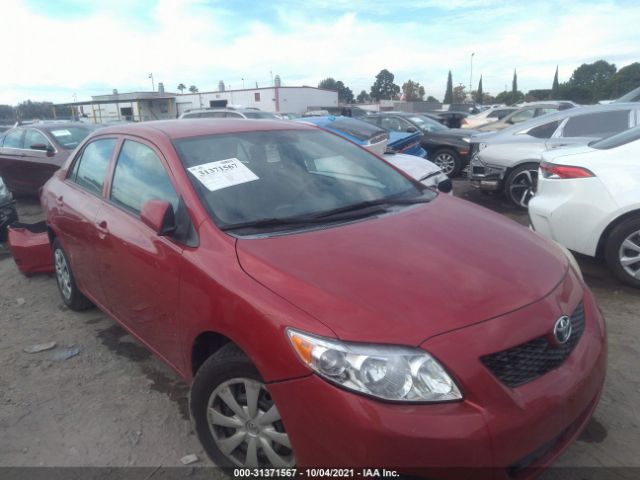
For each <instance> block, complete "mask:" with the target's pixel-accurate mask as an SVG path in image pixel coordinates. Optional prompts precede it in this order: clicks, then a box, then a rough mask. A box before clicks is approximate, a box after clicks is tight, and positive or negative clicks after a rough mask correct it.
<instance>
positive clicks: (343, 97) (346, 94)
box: [336, 80, 353, 103]
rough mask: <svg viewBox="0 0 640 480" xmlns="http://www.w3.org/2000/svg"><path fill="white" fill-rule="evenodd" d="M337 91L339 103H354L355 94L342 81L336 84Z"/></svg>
mask: <svg viewBox="0 0 640 480" xmlns="http://www.w3.org/2000/svg"><path fill="white" fill-rule="evenodd" d="M336 90H337V91H338V101H339V102H341V103H353V92H352V91H351V89H350V88H349V87H347V86H345V84H344V83H342V81H341V80H338V81H337V82H336Z"/></svg>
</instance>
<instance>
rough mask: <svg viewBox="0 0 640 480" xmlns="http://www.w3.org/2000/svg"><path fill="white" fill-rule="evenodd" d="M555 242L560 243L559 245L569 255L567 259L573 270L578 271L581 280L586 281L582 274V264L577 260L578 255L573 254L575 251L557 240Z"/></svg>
mask: <svg viewBox="0 0 640 480" xmlns="http://www.w3.org/2000/svg"><path fill="white" fill-rule="evenodd" d="M555 244H556V245H558V247H560V250H562V251H563V252H564V254H565V256H566V257H567V260H569V265H570V266H571V268H573V271H574V272H576V275H578V276H579V277H580V280H582V281H583V282H584V277H583V276H582V270H581V269H580V265H578V261H577V260H576V257H574V256H573V253H571V252H570V251H569V249H568V248H567V247H565V246H564V245H560V244H559V243H558V242H555Z"/></svg>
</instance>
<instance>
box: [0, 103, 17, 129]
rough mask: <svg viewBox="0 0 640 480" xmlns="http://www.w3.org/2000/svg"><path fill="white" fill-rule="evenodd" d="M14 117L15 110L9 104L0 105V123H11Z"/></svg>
mask: <svg viewBox="0 0 640 480" xmlns="http://www.w3.org/2000/svg"><path fill="white" fill-rule="evenodd" d="M15 119H16V112H15V110H14V109H13V107H12V106H11V105H0V125H2V124H4V123H12V122H14V121H15Z"/></svg>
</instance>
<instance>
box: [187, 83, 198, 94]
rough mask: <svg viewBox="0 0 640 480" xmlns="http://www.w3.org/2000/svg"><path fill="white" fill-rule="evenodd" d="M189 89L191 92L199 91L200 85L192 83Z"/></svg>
mask: <svg viewBox="0 0 640 480" xmlns="http://www.w3.org/2000/svg"><path fill="white" fill-rule="evenodd" d="M189 91H190V92H191V93H198V87H196V86H195V85H191V86H190V87H189Z"/></svg>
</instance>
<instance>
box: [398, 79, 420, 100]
mask: <svg viewBox="0 0 640 480" xmlns="http://www.w3.org/2000/svg"><path fill="white" fill-rule="evenodd" d="M402 93H404V99H405V100H406V101H407V102H419V101H422V99H423V98H424V87H423V86H422V85H420V84H419V83H418V82H414V81H413V80H407V81H406V82H405V83H404V84H403V85H402Z"/></svg>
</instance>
